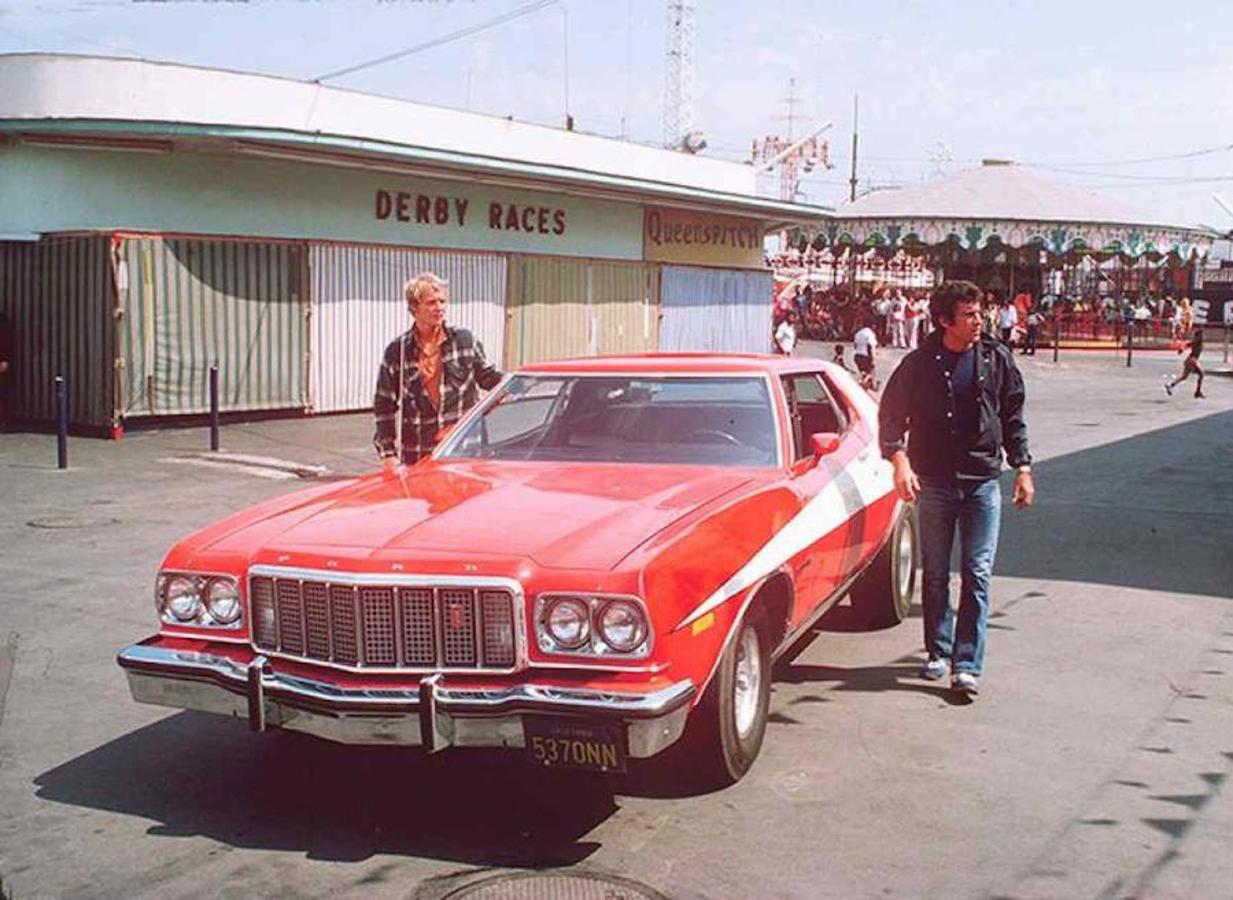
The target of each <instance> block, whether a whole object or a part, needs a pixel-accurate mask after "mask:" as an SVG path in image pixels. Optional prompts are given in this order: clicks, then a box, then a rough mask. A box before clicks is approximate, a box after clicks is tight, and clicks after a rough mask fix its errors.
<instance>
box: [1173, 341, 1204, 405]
mask: <svg viewBox="0 0 1233 900" xmlns="http://www.w3.org/2000/svg"><path fill="white" fill-rule="evenodd" d="M1186 347H1189V348H1190V352H1189V353H1187V354H1186V358H1185V359H1184V360H1182V373H1181V374H1180V375H1178V376H1177V377H1176V378H1174V379H1173V380H1172V381H1166V382H1165V386H1164V389H1165V393H1166V394H1168V395H1169V396H1170V397H1172V396H1173V389H1174V388H1175V387H1177V386H1178V385H1179V384H1181V383H1182V382H1183V381H1185V380H1186V379H1187V378H1189V377H1190V373H1192V372H1193V373H1194V374H1195V375H1198V376H1199V380H1198V382H1196V384H1195V386H1194V396H1195V399H1196V400H1202V399H1203V398H1204V397H1206V396H1207V395H1206V394H1204V393H1203V366H1201V365H1199V357H1200V356H1202V355H1203V326H1202V325H1196V326H1195V327H1194V328H1193V329H1192V330H1191V333H1190V340H1189V342H1187V343H1186V345H1185V346H1183V347H1182V349H1181V350H1178V351H1177V352H1178V353H1181V352H1182V350H1185V349H1186ZM1168 377H1169V376H1168V375H1166V376H1165V378H1168Z"/></svg>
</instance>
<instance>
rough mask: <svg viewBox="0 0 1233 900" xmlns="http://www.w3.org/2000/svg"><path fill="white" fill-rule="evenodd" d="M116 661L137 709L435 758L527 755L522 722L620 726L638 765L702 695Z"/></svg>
mask: <svg viewBox="0 0 1233 900" xmlns="http://www.w3.org/2000/svg"><path fill="white" fill-rule="evenodd" d="M116 662H118V663H119V664H120V667H121V668H122V669H124V670H125V673H126V674H127V675H128V686H129V690H130V691H131V692H132V695H133V699H134V700H136V701H137V702H138V703H152V704H155V705H157V706H173V707H177V708H179V709H195V710H201V711H203V712H212V713H219V714H221V715H225V716H232V717H234V718H237V719H247V720H248V723H249V726H250V727H251V728H252V729H253V730H254V731H265V730H266V729H268V728H284V729H288V730H290V731H302V732H305V733H307V734H312V735H316V736H317V737H321V738H325V739H326V740H331V741H338V742H339V743H343V744H400V745H408V746H421V747H423V748H424V749H425V750H427V751H428V752H430V753H431V752H434V751H437V750H444V749H445V748H446V747H450V746H457V747H523V746H525V735H524V731H523V727H522V720H523V716H524V715H553V716H565V717H574V718H579V719H588V720H592V721H595V720H599V721H603V722H610V723H611V722H615V723H621V724H623V725H624V726H625V732H626V735H627V737H628V747H627V751H628V753H629V755H630V756H631V757H635V758H645V757H648V756H654V755H655V754H656V753H659V752H660V751H661V750H664V749H665V748H667V747H668V746H670V745H671V744H673V743H674V742H675V741H676V740H677V739H678V738H679V737H680V736H681V734H682V732H683V731H684V729H685V719H686V716H687V715H688V714H689V708H690V704H691V701H692V700H693V698H694V694H695V688H694V685H693V683H692V682H690V681H678V682H677V683H675V684H672V685H669V686H668V687H666V688H662V689H661V690H658V691H656V692H654V693H651V694H634V693H611V692H600V691H590V690H583V689H575V688H563V687H557V686H552V685H537V684H519V685H511V686H509V687H503V688H499V689H491V688H486V689H477V688H467V687H446V686H445V685H444V684H443V677H442V676H441V675H429V676H426V677H424V678H423V679H422V680H421V681H420V683H419V686H418V688H417V689H415V690H402V689H398V690H391V689H380V690H365V689H354V688H341V687H338V686H337V685H333V684H330V683H328V682H323V681H317V680H314V679H308V678H301V677H298V676H294V675H288V674H285V673H279V672H275V671H273V669H272V668H271V667H270V664H269V662H268V660H266V658H265V657H263V656H258V657H256V658H255V659H254V660H253V661H252V662H251V663H248V664H243V663H239V662H236V661H235V660H232V659H228V658H227V657H224V656H217V655H215V654H212V653H203V652H198V651H192V650H168V649H166V648H162V647H154V646H150V645H148V644H134V645H133V646H131V647H126V648H124V649H123V650H121V651H120V653H119V655H118V656H117V658H116Z"/></svg>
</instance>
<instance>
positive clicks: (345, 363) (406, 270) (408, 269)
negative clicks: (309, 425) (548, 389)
mask: <svg viewBox="0 0 1233 900" xmlns="http://www.w3.org/2000/svg"><path fill="white" fill-rule="evenodd" d="M309 259H310V268H311V271H312V297H313V353H312V381H311V386H310V396H311V408H312V409H313V410H314V411H315V412H334V411H339V410H353V409H368V408H370V407H371V406H372V399H373V391H374V388H375V386H376V383H377V367H378V365H379V364H380V362H381V354H382V352H383V351H384V350H385V347H386V345H387V344H389V342H390V341H392V340H394V338H395V337H397V336H398V335H399V334H401V333H402V332H404V331H406V330H407V329H408V328H409V327H410V326H411V319H410V316H409V315H408V314H407V308H406V303H405V302H404V300H403V294H402V289H403V284H404V283H405V282H406V281H407V279H409V278H411V277H413V276H415V275H418V274H419V273H421V272H433V273H435V274H436V275H438V276H440V277H441V278H444V279H445V280H446V281H448V282H449V306H448V308H447V310H446V322H447V323H449V324H450V325H454V326H457V327H461V328H466V329H467V330H469V331H470V332H471V333H472V334H474V335H475V337H476V339H477V340H479V342H480V343H481V344H482V345H483V347H484V353H485V355H486V356H487V358H488V360H489V361H490V362H492V363H493V364H494V365H496V366H497V367H498V368H499V367H501V366H502V365H503V363H504V358H503V357H504V353H503V348H504V344H505V295H506V277H507V272H508V266H507V263H506V259H505V257H504V256H500V255H497V254H490V253H458V252H450V251H444V250H420V249H411V248H403V247H379V246H367V245H354V244H318V245H313V246H312V247H311V249H310V251H309Z"/></svg>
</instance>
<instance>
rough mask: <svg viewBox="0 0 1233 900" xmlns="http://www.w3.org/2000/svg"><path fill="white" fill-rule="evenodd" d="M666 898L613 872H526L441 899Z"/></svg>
mask: <svg viewBox="0 0 1233 900" xmlns="http://www.w3.org/2000/svg"><path fill="white" fill-rule="evenodd" d="M462 898H466V900H668V898H666V897H665V896H664V895H663V894H661V893H659V891H657V890H655V889H654V888H649V887H647V886H646V885H644V884H638V883H637V882H636V881H630V880H629V879H627V878H618V877H616V876H615V875H595V874H585V875H584V874H566V873H552V872H526V873H520V874H516V875H497V876H495V877H492V878H485V879H483V880H482V881H473V882H471V883H470V884H468V885H467V886H465V887H461V888H458V890H456V891H451V892H450V893H448V894H446V895H445V897H443V898H442V900H462Z"/></svg>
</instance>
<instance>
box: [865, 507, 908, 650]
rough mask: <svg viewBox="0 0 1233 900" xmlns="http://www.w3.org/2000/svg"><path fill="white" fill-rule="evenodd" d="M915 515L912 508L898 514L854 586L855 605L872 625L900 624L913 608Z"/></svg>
mask: <svg viewBox="0 0 1233 900" xmlns="http://www.w3.org/2000/svg"><path fill="white" fill-rule="evenodd" d="M916 542H917V535H916V517H915V516H914V515H912V511H911V510H910V509H908V510H906V511H905V512H904V514H903V515H901V516H900V517H899V521H898V522H896V523H895V526H894V527H893V528H892V529H891V535H890V540H888V541H887V542H886V546H885V547H883V548H882V549H881V550H880V551H879V552H878V555H877V556H875V557H874V559H873V562H871V563H870V564H869V567H868V568H867V569H865V571H864V572H863V573H861V577H860V578H858V579H857V581H856V583H855V584H853V585H852V591H851V596H852V608H853V609H854V610H855V611H856V615H857V618H859V619H860V620H861V622H862V623H864V624H865V625H868V626H869V627H871V628H890V627H892V626H894V625H898V624H899V623H900V622H902V621H903V620H904V619H905V618H907V615H908V613H909V612H910V611H911V609H912V595H913V593H914V592H915V590H916V555H917V554H916Z"/></svg>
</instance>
